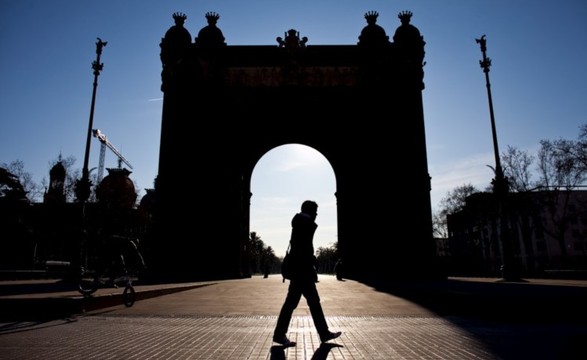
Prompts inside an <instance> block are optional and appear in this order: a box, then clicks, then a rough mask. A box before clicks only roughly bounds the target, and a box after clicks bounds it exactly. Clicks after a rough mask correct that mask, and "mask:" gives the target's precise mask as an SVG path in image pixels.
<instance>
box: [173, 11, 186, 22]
mask: <svg viewBox="0 0 587 360" xmlns="http://www.w3.org/2000/svg"><path fill="white" fill-rule="evenodd" d="M187 18H188V17H187V16H186V15H185V14H184V13H181V12H176V13H173V20H175V23H176V24H183V23H184V22H185V19H187Z"/></svg>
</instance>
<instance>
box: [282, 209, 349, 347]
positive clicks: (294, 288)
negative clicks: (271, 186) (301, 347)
mask: <svg viewBox="0 0 587 360" xmlns="http://www.w3.org/2000/svg"><path fill="white" fill-rule="evenodd" d="M317 215H318V204H317V203H316V202H314V201H311V200H306V201H304V202H303V203H302V211H301V212H300V213H297V214H296V215H295V216H294V217H293V219H292V221H291V226H292V230H291V239H290V244H291V248H290V256H291V264H292V267H293V274H292V276H291V280H290V283H289V288H288V292H287V296H286V298H285V302H284V303H283V306H282V307H281V312H280V313H279V318H278V319H277V325H276V327H275V330H274V332H273V341H274V342H276V343H279V344H281V345H284V346H295V345H296V343H295V342H294V341H290V340H289V339H288V338H287V335H286V333H287V329H288V327H289V323H290V321H291V317H292V314H293V312H294V310H295V309H296V307H297V306H298V303H299V302H300V299H301V297H302V295H303V296H304V298H306V301H307V303H308V307H309V308H310V313H311V314H312V319H313V320H314V326H316V330H317V331H318V335H319V336H320V341H321V342H326V341H328V340H332V339H336V338H337V337H339V336H340V335H341V334H342V333H341V332H340V331H338V332H331V331H330V330H329V329H328V324H327V323H326V319H325V318H324V312H323V311H322V305H321V304H320V296H319V295H318V290H317V289H316V278H317V276H318V275H317V273H316V267H315V264H316V257H315V256H314V244H313V241H314V233H315V232H316V228H317V227H318V225H317V224H316V223H315V220H316V216H317Z"/></svg>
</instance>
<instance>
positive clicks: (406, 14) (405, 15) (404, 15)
mask: <svg viewBox="0 0 587 360" xmlns="http://www.w3.org/2000/svg"><path fill="white" fill-rule="evenodd" d="M412 15H413V14H412V12H411V11H408V10H405V11H402V12H400V13H399V14H398V15H397V17H398V18H399V19H400V20H401V22H402V24H409V23H410V19H411V18H412Z"/></svg>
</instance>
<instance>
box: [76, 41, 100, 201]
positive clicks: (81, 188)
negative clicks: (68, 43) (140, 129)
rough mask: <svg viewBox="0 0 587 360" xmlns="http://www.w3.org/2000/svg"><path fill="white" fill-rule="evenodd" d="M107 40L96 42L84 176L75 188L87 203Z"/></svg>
mask: <svg viewBox="0 0 587 360" xmlns="http://www.w3.org/2000/svg"><path fill="white" fill-rule="evenodd" d="M106 44H107V42H105V41H102V39H100V38H98V41H97V42H96V60H95V61H94V62H92V69H94V89H93V92H92V105H91V108H90V121H89V124H88V136H87V138H86V152H85V155H84V167H83V169H82V178H81V179H80V180H78V182H77V184H76V188H75V194H76V197H77V200H78V201H79V202H81V203H85V202H86V201H87V200H88V198H89V197H90V187H91V185H92V183H91V182H90V171H89V170H88V163H89V160H90V143H91V141H92V128H93V126H94V106H95V104H96V88H97V87H98V76H100V71H102V68H103V67H104V64H102V63H100V55H102V48H103V47H104V46H106Z"/></svg>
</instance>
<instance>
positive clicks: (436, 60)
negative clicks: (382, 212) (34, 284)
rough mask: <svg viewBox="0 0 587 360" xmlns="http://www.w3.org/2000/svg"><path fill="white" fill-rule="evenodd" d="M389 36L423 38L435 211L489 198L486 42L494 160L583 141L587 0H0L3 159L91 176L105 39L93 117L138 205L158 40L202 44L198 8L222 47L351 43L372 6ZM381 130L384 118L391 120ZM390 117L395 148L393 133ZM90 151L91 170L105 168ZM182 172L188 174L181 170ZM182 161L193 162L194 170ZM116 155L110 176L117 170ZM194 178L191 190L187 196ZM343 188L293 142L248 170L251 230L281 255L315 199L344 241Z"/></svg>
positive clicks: (326, 236)
mask: <svg viewBox="0 0 587 360" xmlns="http://www.w3.org/2000/svg"><path fill="white" fill-rule="evenodd" d="M371 10H375V11H377V12H379V18H378V22H377V23H378V25H380V26H382V27H383V28H384V29H385V30H386V32H387V34H388V35H389V36H390V38H392V37H393V33H394V32H395V29H396V28H397V27H398V26H399V19H398V18H397V14H398V13H399V12H400V11H403V10H410V11H412V12H413V14H414V15H413V17H412V24H413V25H415V26H416V27H417V28H418V29H419V30H420V32H421V34H422V35H423V37H424V40H425V41H426V47H425V51H426V57H425V61H426V63H427V64H426V66H425V68H424V71H425V75H424V83H425V85H426V88H425V90H424V91H423V98H424V116H425V126H426V142H427V148H428V167H429V172H430V175H431V177H432V192H431V198H432V206H433V207H434V208H436V206H437V204H438V202H439V201H440V199H441V198H442V197H444V196H445V195H446V193H447V192H448V191H450V190H452V189H454V188H455V187H457V186H460V185H463V184H465V183H467V184H468V183H470V184H473V185H475V186H477V187H478V188H480V189H484V188H485V187H486V186H487V185H488V184H489V183H490V181H491V178H492V177H493V173H492V172H491V169H489V168H488V167H487V165H493V164H494V158H493V143H492V136H491V124H490V117H489V108H488V100H487V92H486V88H485V78H484V74H483V72H482V69H481V68H480V67H479V60H480V59H481V57H482V55H481V51H480V48H479V45H478V44H476V42H475V39H476V38H479V37H481V36H482V35H484V34H485V35H486V37H487V48H488V51H487V55H488V56H489V57H490V58H491V59H492V66H491V71H490V73H489V76H490V80H491V90H492V95H493V105H494V110H495V121H496V127H497V135H498V141H499V147H500V151H501V152H503V151H505V150H506V148H507V146H515V147H517V148H520V149H522V150H527V151H529V152H530V153H531V154H535V153H536V151H537V149H538V147H539V142H540V140H542V139H551V140H553V139H557V138H567V139H575V138H576V137H577V135H578V133H579V126H580V125H581V124H584V123H587V109H586V107H587V68H586V66H585V65H586V64H587V2H586V1H584V0H562V1H545V0H492V1H481V0H442V1H440V0H420V1H418V0H394V1H389V0H387V1H383V0H314V1H306V0H296V1H281V0H222V1H219V0H199V1H193V0H165V1H163V0H160V1H148V2H147V1H139V0H126V1H115V0H102V1H99V2H91V1H75V0H69V1H65V0H52V1H46V0H0V44H2V50H1V56H0V163H10V162H11V161H14V160H22V161H23V162H24V164H25V170H26V171H28V172H30V173H32V174H33V175H34V177H35V180H36V181H37V182H40V181H41V179H42V178H43V177H45V178H48V171H49V163H50V162H51V161H53V160H55V159H57V157H58V156H59V154H62V155H63V156H65V157H67V156H74V157H75V158H76V159H77V161H76V164H75V167H77V168H80V169H81V168H82V166H83V158H84V151H85V141H86V134H87V127H88V119H89V113H90V104H91V95H92V81H93V74H92V69H91V63H92V61H94V60H95V58H96V54H95V50H96V46H95V43H96V38H98V37H99V38H101V39H102V40H104V41H107V42H108V44H107V45H106V47H105V48H104V49H103V54H102V58H101V62H103V63H104V69H103V71H102V73H101V75H100V77H99V80H98V81H99V84H98V89H97V96H96V107H95V112H94V126H93V127H94V128H98V129H100V130H101V131H102V132H103V133H104V134H106V136H107V137H108V139H109V140H110V141H111V142H112V143H113V144H114V145H115V146H116V147H117V148H118V149H119V150H120V151H121V153H122V154H123V155H124V156H125V157H126V158H127V159H128V160H129V161H130V163H131V164H132V165H133V173H132V174H131V178H132V179H133V180H134V181H135V183H136V184H137V187H138V189H139V190H140V196H142V195H144V193H145V191H144V189H145V188H151V187H152V185H153V180H154V178H155V177H156V175H157V167H158V155H159V136H160V126H161V107H162V101H161V98H162V93H161V91H160V84H161V82H160V72H161V62H160V59H159V42H160V41H161V38H162V37H163V35H164V34H165V32H166V31H167V29H168V28H169V27H170V26H172V25H173V19H172V17H171V15H172V14H173V13H174V12H177V11H180V12H183V13H185V14H186V15H187V16H188V18H187V21H186V24H185V27H186V28H187V29H188V30H189V31H190V33H191V35H192V37H195V36H196V35H197V33H198V31H199V30H200V29H201V28H202V27H203V26H205V25H206V19H205V18H204V14H205V13H206V12H208V11H215V12H217V13H219V14H220V16H221V17H220V20H219V22H218V27H219V28H220V29H221V30H222V32H223V34H224V36H225V38H226V42H227V44H228V45H269V44H274V45H277V43H276V42H275V38H276V37H277V36H283V33H284V32H285V31H287V30H288V29H290V28H294V29H296V30H298V31H299V32H300V36H306V37H308V43H307V45H326V44H356V43H357V41H358V36H359V34H360V31H361V29H362V28H363V27H364V26H365V25H366V22H365V20H364V18H363V15H364V13H365V12H367V11H371ZM382 121H386V119H385V115H384V114H382ZM394 136H395V135H394V132H393V120H392V119H390V141H401V139H399V138H395V137H394ZM99 147H100V145H99V142H97V141H95V140H94V141H93V143H92V147H91V156H90V168H91V167H95V166H97V164H98V158H99ZM180 165H181V164H180ZM187 165H188V164H186V166H187ZM116 166H117V160H116V157H115V156H114V154H113V153H112V152H110V151H108V152H107V154H106V167H116ZM187 186H188V185H187V184H186V188H187ZM335 191H336V184H335V182H334V175H333V173H332V169H331V168H330V165H329V164H328V161H327V160H326V159H324V158H323V157H322V156H321V155H320V154H318V153H316V152H315V151H314V150H312V149H309V148H305V147H301V146H294V145H286V146H282V147H279V148H276V149H274V150H272V151H271V152H269V153H267V154H266V155H265V156H264V157H263V158H262V159H261V160H260V162H259V163H258V165H257V167H256V168H255V172H254V174H253V184H252V192H253V198H252V199H251V212H252V213H251V230H252V231H256V232H257V233H258V234H259V235H260V236H261V238H262V239H263V241H264V242H265V243H267V244H268V245H271V246H272V247H273V248H274V249H275V250H276V253H277V254H278V255H282V254H283V252H284V250H285V247H286V246H287V240H288V239H289V231H290V219H291V217H292V216H293V214H294V213H295V212H297V211H299V206H300V204H301V201H303V200H305V199H307V198H308V199H315V200H316V201H318V203H319V205H320V209H319V216H318V219H317V221H318V223H319V228H318V231H317V233H316V238H315V245H316V246H328V245H330V244H331V243H333V242H335V241H336V207H335V198H334V192H335Z"/></svg>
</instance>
